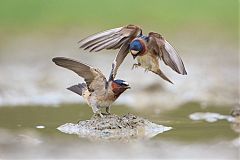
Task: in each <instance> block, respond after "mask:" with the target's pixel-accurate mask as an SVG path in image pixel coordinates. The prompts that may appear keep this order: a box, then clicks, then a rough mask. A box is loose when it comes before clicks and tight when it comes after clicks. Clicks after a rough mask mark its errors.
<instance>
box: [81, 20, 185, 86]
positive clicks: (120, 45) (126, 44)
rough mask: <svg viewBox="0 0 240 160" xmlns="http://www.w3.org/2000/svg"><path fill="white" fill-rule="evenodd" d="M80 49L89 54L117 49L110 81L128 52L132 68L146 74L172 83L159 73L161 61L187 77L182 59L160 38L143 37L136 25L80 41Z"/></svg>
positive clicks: (156, 34) (104, 32) (151, 35)
mask: <svg viewBox="0 0 240 160" xmlns="http://www.w3.org/2000/svg"><path fill="white" fill-rule="evenodd" d="M79 45H80V48H83V49H84V50H89V51H90V52H92V51H94V52H98V51H101V50H103V49H107V50H109V49H120V50H119V52H118V54H117V56H116V57H115V59H114V61H113V63H112V72H113V73H112V74H111V76H113V78H114V77H115V76H116V74H117V70H118V68H119V67H120V65H121V64H122V62H123V61H124V59H125V57H126V56H127V54H128V53H129V52H130V53H131V55H132V56H133V59H135V58H137V63H136V64H133V68H136V67H138V66H140V67H142V68H144V69H145V71H151V72H153V73H155V74H157V75H159V76H160V77H161V78H163V79H164V80H166V81H168V82H170V83H172V81H171V80H170V79H169V78H168V77H167V76H166V75H165V74H164V73H163V72H162V71H161V69H160V65H159V61H160V60H163V62H164V63H165V64H166V65H168V66H169V67H170V68H171V69H172V70H174V71H175V72H177V73H178V74H182V75H186V74H187V72H186V69H185V67H184V64H183V61H182V59H181V57H180V56H179V55H178V53H177V52H176V50H175V49H174V48H173V47H172V45H170V43H169V42H168V41H167V40H166V39H165V38H164V37H163V36H162V35H160V34H159V33H155V32H150V33H149V34H148V35H147V36H145V35H143V33H142V29H141V28H139V27H138V26H136V25H131V24H130V25H127V26H123V27H119V28H113V29H110V30H106V31H103V32H100V33H96V34H93V35H91V36H88V37H86V38H84V39H82V40H80V41H79ZM111 78H112V77H109V79H111Z"/></svg>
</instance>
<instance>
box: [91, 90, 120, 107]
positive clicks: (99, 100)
mask: <svg viewBox="0 0 240 160" xmlns="http://www.w3.org/2000/svg"><path fill="white" fill-rule="evenodd" d="M90 99H91V101H94V102H95V103H96V104H97V106H99V107H108V106H110V105H111V104H112V103H113V102H114V101H115V100H116V98H115V97H114V95H113V94H110V93H109V94H103V95H102V96H99V95H98V96H95V95H94V94H92V95H91V98H90Z"/></svg>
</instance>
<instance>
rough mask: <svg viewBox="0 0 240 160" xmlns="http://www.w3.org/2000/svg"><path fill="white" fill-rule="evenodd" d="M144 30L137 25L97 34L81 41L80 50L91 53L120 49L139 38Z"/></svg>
mask: <svg viewBox="0 0 240 160" xmlns="http://www.w3.org/2000/svg"><path fill="white" fill-rule="evenodd" d="M141 32H142V30H141V29H140V28H139V27H138V26H135V25H127V26H124V27H119V28H113V29H110V30H106V31H103V32H100V33H96V34H94V35H91V36H89V37H87V38H84V39H82V40H80V41H79V45H80V48H83V49H84V50H89V51H90V52H92V51H95V52H98V51H101V50H103V49H118V48H120V47H121V46H122V45H123V44H125V43H129V41H130V40H132V39H133V38H135V37H136V36H138V35H139V34H140V33H141Z"/></svg>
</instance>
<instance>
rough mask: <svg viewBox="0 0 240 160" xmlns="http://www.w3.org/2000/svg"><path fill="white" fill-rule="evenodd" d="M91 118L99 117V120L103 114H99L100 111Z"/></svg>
mask: <svg viewBox="0 0 240 160" xmlns="http://www.w3.org/2000/svg"><path fill="white" fill-rule="evenodd" d="M93 117H100V118H103V117H104V116H103V114H102V113H101V111H100V110H99V111H97V112H96V113H94V114H93Z"/></svg>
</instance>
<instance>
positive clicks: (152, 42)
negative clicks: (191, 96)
mask: <svg viewBox="0 0 240 160" xmlns="http://www.w3.org/2000/svg"><path fill="white" fill-rule="evenodd" d="M148 48H149V49H150V50H152V51H151V52H153V53H157V54H158V56H159V57H160V59H162V60H163V61H164V63H165V64H166V65H168V66H169V67H170V68H172V69H173V70H174V71H176V72H177V73H179V74H182V75H186V74H187V72H186V69H185V67H184V64H183V61H182V59H181V57H180V56H179V55H178V53H177V52H176V50H175V49H174V48H173V47H172V46H171V45H170V44H169V43H168V41H166V40H165V39H164V38H163V37H162V36H161V35H160V34H158V33H154V32H150V33H149V41H148Z"/></svg>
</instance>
